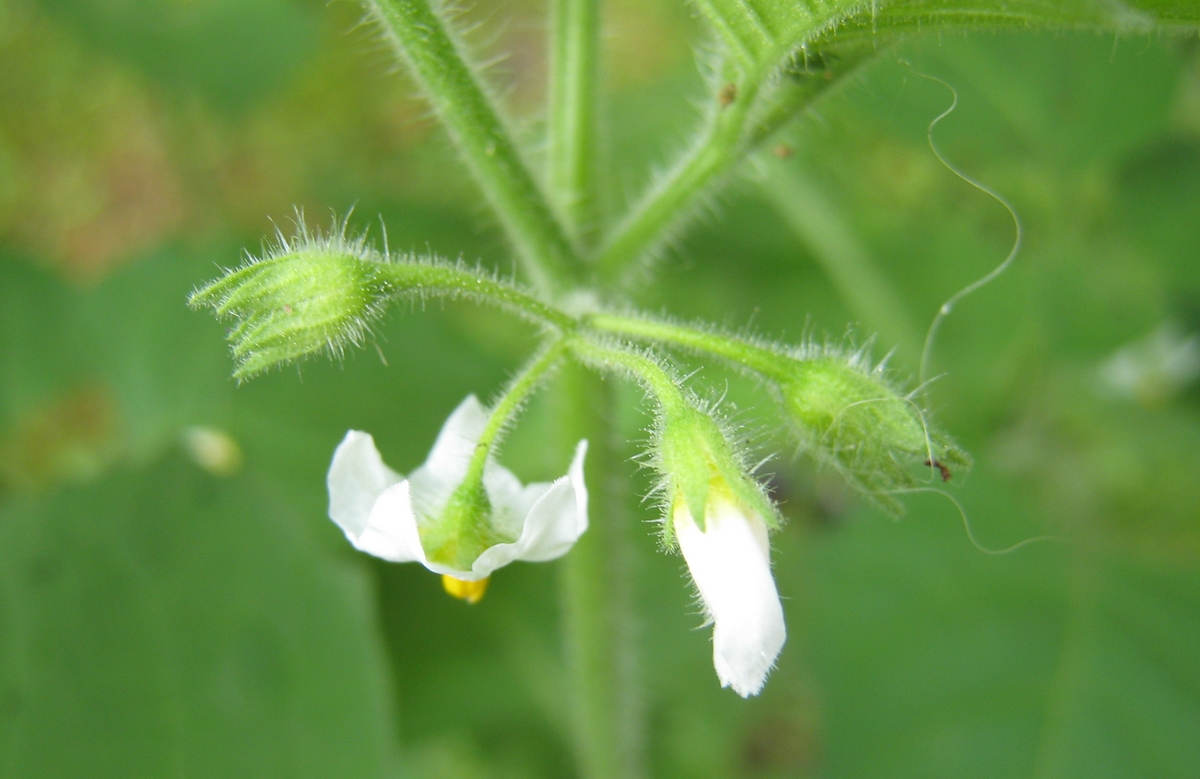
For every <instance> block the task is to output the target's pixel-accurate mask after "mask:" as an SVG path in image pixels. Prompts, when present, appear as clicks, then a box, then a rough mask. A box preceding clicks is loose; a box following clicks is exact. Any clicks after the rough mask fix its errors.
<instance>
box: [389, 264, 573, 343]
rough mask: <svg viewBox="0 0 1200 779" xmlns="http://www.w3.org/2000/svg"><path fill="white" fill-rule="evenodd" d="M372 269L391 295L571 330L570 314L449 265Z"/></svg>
mask: <svg viewBox="0 0 1200 779" xmlns="http://www.w3.org/2000/svg"><path fill="white" fill-rule="evenodd" d="M372 268H373V270H374V272H375V274H376V275H377V277H378V278H379V279H380V281H381V282H383V283H384V284H385V285H387V286H388V287H389V288H390V289H391V290H393V291H394V292H400V293H405V294H421V295H429V296H438V295H446V296H452V297H464V298H470V299H472V300H476V301H479V302H481V303H490V304H492V305H495V306H498V307H500V308H503V309H506V310H508V311H511V312H513V313H515V314H517V315H519V316H522V317H524V318H526V319H532V320H535V321H537V322H540V323H542V324H544V325H548V326H550V327H553V328H555V329H557V330H561V331H563V332H569V331H571V330H573V329H574V328H575V325H576V319H575V318H574V317H572V316H571V315H570V314H567V313H566V312H564V311H561V310H559V309H557V308H554V307H553V306H550V305H547V304H545V303H543V302H542V301H541V300H538V299H537V298H535V297H533V296H532V295H530V294H528V293H526V292H522V291H521V290H520V289H518V288H517V287H514V286H512V285H510V284H505V283H503V282H500V281H496V280H495V279H493V278H490V277H488V276H484V275H480V274H478V273H474V272H471V271H468V270H464V269H462V268H458V267H455V266H453V265H436V264H432V263H421V262H378V263H374V264H373V265H372Z"/></svg>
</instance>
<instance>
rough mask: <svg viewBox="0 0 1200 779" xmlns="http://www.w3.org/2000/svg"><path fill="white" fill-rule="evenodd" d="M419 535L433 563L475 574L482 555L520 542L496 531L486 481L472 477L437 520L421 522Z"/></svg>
mask: <svg viewBox="0 0 1200 779" xmlns="http://www.w3.org/2000/svg"><path fill="white" fill-rule="evenodd" d="M417 532H418V533H419V534H420V536H421V548H422V549H424V550H425V557H426V558H427V559H428V560H429V561H430V562H435V563H441V564H442V565H448V566H450V567H452V568H455V569H457V570H460V571H469V570H471V566H472V565H473V564H474V563H475V560H476V559H478V558H479V555H481V554H483V553H484V552H485V551H486V550H488V549H490V548H491V547H493V546H495V545H496V544H506V543H512V542H513V541H516V539H515V538H509V537H506V536H505V535H504V534H502V533H500V532H499V531H498V530H497V529H496V527H495V525H494V523H493V522H492V504H491V501H490V500H488V496H487V491H486V490H485V489H484V486H483V480H482V479H481V478H478V477H472V476H471V475H468V477H467V478H466V479H465V480H464V481H463V482H462V484H460V485H458V487H457V488H455V490H454V492H453V493H451V495H450V499H449V500H448V501H447V502H446V505H445V507H444V508H443V509H442V511H441V513H440V514H439V515H438V516H437V517H436V518H432V519H426V520H418V524H417Z"/></svg>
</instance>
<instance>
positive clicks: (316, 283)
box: [189, 234, 394, 379]
mask: <svg viewBox="0 0 1200 779" xmlns="http://www.w3.org/2000/svg"><path fill="white" fill-rule="evenodd" d="M382 259H383V258H382V257H381V256H378V255H376V254H375V253H374V252H373V251H371V250H370V249H368V248H367V247H365V246H364V245H363V244H362V242H361V241H348V240H345V239H342V238H340V237H334V238H317V239H314V238H311V237H309V236H307V235H305V234H302V236H301V237H300V238H299V239H297V240H296V241H295V242H294V244H293V245H288V244H286V243H284V244H283V245H282V246H281V247H280V248H279V249H277V250H274V251H272V252H270V253H268V254H267V256H266V257H264V258H262V259H251V260H250V261H249V262H248V263H247V264H245V265H243V266H242V267H240V268H237V269H234V270H231V271H228V272H226V274H225V275H224V276H222V277H221V278H219V279H217V280H215V281H213V282H211V283H209V284H207V285H205V286H203V287H201V288H200V289H198V290H196V291H195V292H194V293H192V295H191V298H190V300H189V302H190V303H191V305H192V306H193V307H196V308H200V307H208V308H211V309H213V311H214V312H215V313H216V315H217V316H218V317H219V318H231V319H235V320H237V324H236V325H235V326H234V327H233V328H232V329H231V330H230V331H229V333H228V336H227V339H228V341H229V342H230V345H231V349H232V352H233V357H234V359H235V360H236V362H237V368H236V369H235V370H234V374H233V375H234V376H235V377H236V378H238V379H245V378H249V377H251V376H253V375H255V374H257V373H261V372H263V371H265V370H268V369H270V368H272V367H274V366H276V365H280V364H282V363H286V362H291V361H294V360H298V359H300V358H303V357H306V356H308V355H310V354H313V353H316V352H326V353H328V354H330V355H334V356H337V355H340V354H341V353H342V352H343V351H344V350H345V347H346V346H348V345H357V344H361V343H362V342H363V341H364V340H365V338H366V335H367V333H368V332H369V329H370V326H371V323H372V322H373V321H374V320H375V319H377V318H378V317H379V315H380V314H381V313H382V311H383V309H384V306H385V304H386V302H387V298H388V296H389V295H390V294H391V293H392V292H393V286H394V285H393V283H392V279H391V278H390V276H389V275H387V274H386V273H385V272H384V271H385V270H386V263H384V262H383V261H382Z"/></svg>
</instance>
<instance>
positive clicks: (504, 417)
mask: <svg viewBox="0 0 1200 779" xmlns="http://www.w3.org/2000/svg"><path fill="white" fill-rule="evenodd" d="M566 346H567V340H566V339H565V338H559V339H557V340H555V341H553V342H552V343H550V344H549V345H548V346H546V347H545V348H543V349H542V350H541V351H540V352H538V353H537V354H536V355H534V357H533V359H531V360H530V361H529V364H528V365H526V366H525V368H524V369H523V370H522V371H521V372H520V373H518V374H517V377H516V378H515V379H513V380H512V382H511V383H509V385H508V387H506V388H505V390H504V392H503V393H502V394H501V396H500V399H499V400H498V401H496V403H495V404H494V405H493V406H492V413H491V416H489V417H488V421H487V424H486V425H484V428H483V433H482V434H480V436H479V442H478V443H477V444H476V445H475V453H474V454H473V455H472V456H471V464H470V466H468V468H467V477H466V478H465V479H464V480H463V482H464V483H467V482H474V481H478V480H479V479H481V478H482V477H483V468H484V466H485V465H486V464H487V458H488V454H490V453H491V450H492V445H493V444H494V443H495V442H496V438H497V437H498V436H499V435H500V434H501V433H503V432H504V429H505V428H506V427H508V425H509V423H510V422H511V421H512V420H513V417H515V416H516V415H517V412H518V411H520V410H521V407H522V406H523V405H524V404H525V400H526V398H528V397H529V393H531V392H533V390H534V389H535V388H536V387H537V386H538V384H540V383H541V382H542V380H543V379H545V378H546V374H547V373H548V372H549V371H550V370H551V369H552V368H554V366H555V365H557V364H558V362H559V360H561V359H562V358H563V355H564V354H565V353H566Z"/></svg>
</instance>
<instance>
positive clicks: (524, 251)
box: [364, 0, 577, 293]
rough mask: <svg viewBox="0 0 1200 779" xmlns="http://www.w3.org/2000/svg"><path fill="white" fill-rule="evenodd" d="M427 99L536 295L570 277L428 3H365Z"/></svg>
mask: <svg viewBox="0 0 1200 779" xmlns="http://www.w3.org/2000/svg"><path fill="white" fill-rule="evenodd" d="M364 2H365V3H366V5H367V7H368V8H369V9H370V10H371V11H372V12H373V13H374V15H375V16H376V18H378V19H379V21H380V23H381V26H382V28H383V30H384V33H385V35H386V37H387V39H388V41H389V43H391V44H392V47H393V48H394V49H395V50H396V52H397V53H398V54H399V55H400V56H401V57H402V58H403V59H404V60H405V61H406V62H407V63H408V65H409V69H410V70H411V72H412V74H413V76H414V77H415V78H416V80H417V83H418V84H420V86H421V89H422V90H423V91H424V92H425V95H426V97H428V99H429V101H430V103H432V104H433V108H434V110H435V111H436V112H437V115H438V118H439V119H440V120H441V121H442V124H443V125H445V127H446V129H447V130H448V131H449V132H450V136H451V138H452V139H453V140H454V143H455V145H456V146H457V147H458V150H459V153H460V154H461V155H462V157H463V159H464V161H465V162H466V164H467V167H468V168H469V169H470V171H471V173H472V174H473V175H474V177H475V180H476V182H477V183H478V184H479V186H480V188H481V189H482V190H483V193H484V195H485V197H486V198H487V201H488V203H489V204H490V205H491V207H492V209H493V211H495V213H496V216H497V218H498V219H499V221H500V224H501V226H502V227H503V228H504V231H505V233H507V235H508V238H509V240H510V241H511V242H512V244H513V247H514V248H515V249H516V253H517V257H518V258H519V260H520V262H521V265H522V267H523V268H524V269H525V271H526V273H527V274H528V275H529V278H530V279H531V280H532V282H533V284H534V285H535V286H536V287H537V288H538V289H539V290H540V291H542V292H544V293H548V292H552V291H553V290H555V289H556V288H558V287H559V286H561V285H562V284H563V283H564V282H565V281H566V280H567V278H568V275H569V273H570V272H571V270H572V266H573V265H577V260H576V255H575V252H574V250H573V248H572V247H571V244H570V242H569V241H568V240H567V238H566V235H565V234H564V233H563V230H562V228H561V227H560V226H559V224H558V221H557V220H556V219H555V217H554V214H553V212H552V211H551V210H550V207H549V205H548V204H547V202H546V199H545V197H544V196H543V194H542V192H541V190H540V189H539V188H538V186H537V183H536V182H535V181H534V179H533V176H532V174H531V173H530V172H529V168H528V167H527V166H526V164H525V162H524V160H522V158H521V155H520V152H519V151H518V149H517V146H516V144H515V143H514V142H513V140H512V136H511V134H510V133H509V131H508V129H507V127H506V126H505V123H504V122H503V121H502V120H501V117H500V115H499V113H498V111H497V109H496V107H495V105H494V101H493V100H492V98H491V97H490V96H489V95H488V94H487V92H486V91H485V90H484V87H483V85H482V84H481V82H480V80H479V79H478V78H477V75H476V73H475V71H474V70H473V69H472V67H471V65H469V64H468V62H467V60H466V59H465V58H464V56H463V54H462V51H461V47H460V45H459V44H458V42H457V41H456V40H455V39H454V38H453V37H451V33H450V31H449V29H448V28H447V25H446V23H445V21H444V20H443V19H442V18H441V16H440V15H439V14H438V13H437V11H435V10H434V8H433V6H432V4H431V2H430V0H364Z"/></svg>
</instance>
